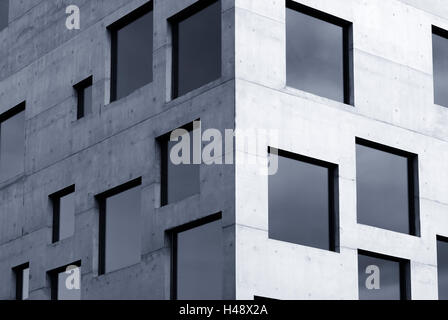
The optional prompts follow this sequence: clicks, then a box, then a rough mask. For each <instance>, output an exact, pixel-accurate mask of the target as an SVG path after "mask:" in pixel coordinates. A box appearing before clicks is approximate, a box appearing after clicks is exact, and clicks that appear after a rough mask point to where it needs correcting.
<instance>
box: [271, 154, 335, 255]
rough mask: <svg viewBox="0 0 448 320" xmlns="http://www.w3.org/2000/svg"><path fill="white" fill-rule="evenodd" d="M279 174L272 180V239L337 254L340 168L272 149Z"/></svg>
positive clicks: (273, 176) (272, 177)
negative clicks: (276, 157) (275, 156)
mask: <svg viewBox="0 0 448 320" xmlns="http://www.w3.org/2000/svg"><path fill="white" fill-rule="evenodd" d="M269 152H270V153H273V154H274V155H275V154H278V171H277V173H276V174H274V175H271V176H269V198H268V200H269V238H270V239H275V240H280V241H286V242H291V243H296V244H300V245H305V246H310V247H314V248H319V249H324V250H331V251H337V250H338V247H339V243H338V225H339V223H338V220H339V218H338V216H339V214H338V183H337V180H338V173H337V171H338V170H337V165H335V164H332V163H328V162H324V161H320V160H316V159H312V158H308V157H304V156H300V155H297V154H293V153H290V152H287V151H283V150H277V149H274V148H270V150H269Z"/></svg>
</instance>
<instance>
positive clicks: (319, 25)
mask: <svg viewBox="0 0 448 320" xmlns="http://www.w3.org/2000/svg"><path fill="white" fill-rule="evenodd" d="M343 34H344V28H343V27H340V26H338V25H335V24H332V23H328V22H326V21H323V20H320V19H317V18H314V17H311V16H309V15H306V14H303V13H301V12H298V11H296V10H294V9H290V8H287V9H286V76H287V84H288V86H291V87H294V88H297V89H300V90H303V91H307V92H311V93H313V94H316V95H319V96H323V97H326V98H329V99H333V100H337V101H340V102H344V63H343V61H344V60H343V57H344V48H343V43H344V42H343Z"/></svg>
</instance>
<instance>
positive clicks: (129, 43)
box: [111, 10, 153, 101]
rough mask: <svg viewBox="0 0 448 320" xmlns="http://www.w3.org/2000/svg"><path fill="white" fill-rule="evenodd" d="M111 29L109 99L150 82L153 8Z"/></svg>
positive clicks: (124, 94)
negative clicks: (111, 72) (112, 63)
mask: <svg viewBox="0 0 448 320" xmlns="http://www.w3.org/2000/svg"><path fill="white" fill-rule="evenodd" d="M113 32H114V33H115V34H114V36H113V37H112V39H113V40H112V41H113V42H114V44H113V48H115V50H116V51H115V53H114V52H113V53H112V55H113V56H114V55H115V56H114V57H115V59H114V62H115V63H116V65H115V66H113V67H112V70H113V73H114V74H113V75H112V79H113V81H115V84H113V85H112V93H111V97H112V99H111V100H112V101H113V100H118V99H120V98H122V97H125V96H127V95H129V94H130V93H132V92H133V91H135V90H136V89H138V88H140V87H142V86H144V85H145V84H147V83H149V82H151V81H152V48H153V11H152V10H151V11H149V12H147V13H146V14H144V15H143V16H141V17H139V18H137V19H136V20H134V21H132V22H130V23H129V24H127V25H125V26H123V27H121V28H119V29H116V30H113ZM114 89H115V90H114Z"/></svg>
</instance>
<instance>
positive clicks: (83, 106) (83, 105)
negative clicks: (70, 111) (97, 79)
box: [74, 77, 93, 119]
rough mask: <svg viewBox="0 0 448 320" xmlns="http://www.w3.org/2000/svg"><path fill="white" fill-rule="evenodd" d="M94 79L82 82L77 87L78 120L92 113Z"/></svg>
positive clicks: (90, 78)
mask: <svg viewBox="0 0 448 320" xmlns="http://www.w3.org/2000/svg"><path fill="white" fill-rule="evenodd" d="M92 81H93V79H92V77H88V78H87V79H85V80H83V81H81V82H80V83H78V84H76V85H75V87H74V88H75V90H76V95H77V98H78V103H77V118H78V119H81V118H82V117H84V116H86V115H88V114H90V113H92Z"/></svg>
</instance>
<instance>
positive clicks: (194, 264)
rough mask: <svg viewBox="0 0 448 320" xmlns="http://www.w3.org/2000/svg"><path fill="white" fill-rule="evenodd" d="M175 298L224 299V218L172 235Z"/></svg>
mask: <svg viewBox="0 0 448 320" xmlns="http://www.w3.org/2000/svg"><path fill="white" fill-rule="evenodd" d="M172 246H173V255H172V264H173V268H172V270H173V274H172V284H173V291H172V298H173V299H178V300H220V299H222V298H223V281H224V279H223V264H224V258H223V252H224V251H223V250H224V249H223V236H222V223H221V214H216V215H213V216H210V217H207V218H205V219H201V220H199V221H195V222H193V223H190V224H187V225H185V226H182V227H180V228H177V229H175V230H173V231H172Z"/></svg>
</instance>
